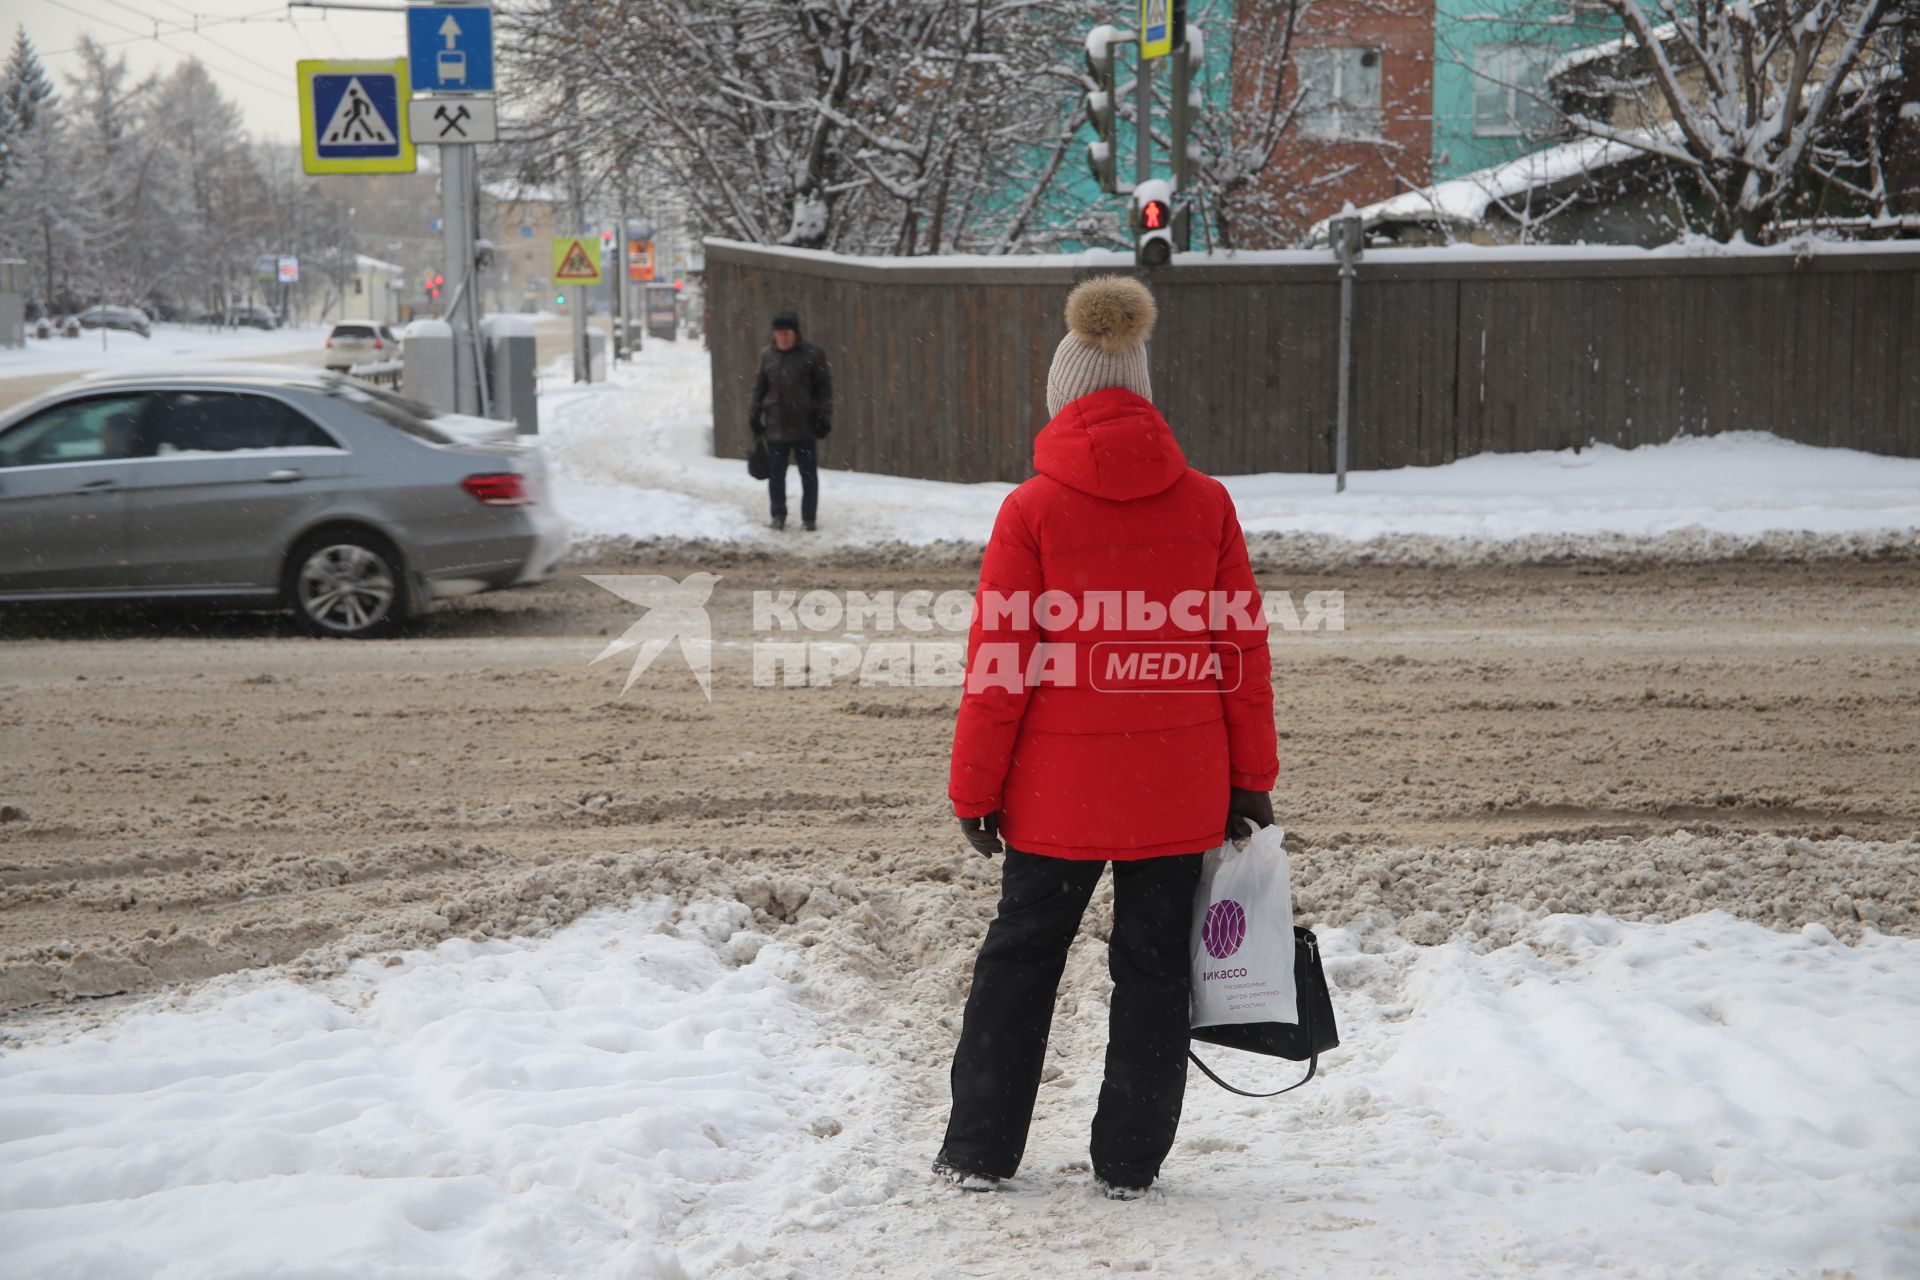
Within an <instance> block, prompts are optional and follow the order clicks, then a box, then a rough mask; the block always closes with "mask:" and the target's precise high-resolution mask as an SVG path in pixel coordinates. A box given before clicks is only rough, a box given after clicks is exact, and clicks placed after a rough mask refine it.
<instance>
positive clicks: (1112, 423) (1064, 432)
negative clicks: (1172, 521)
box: [1033, 387, 1187, 502]
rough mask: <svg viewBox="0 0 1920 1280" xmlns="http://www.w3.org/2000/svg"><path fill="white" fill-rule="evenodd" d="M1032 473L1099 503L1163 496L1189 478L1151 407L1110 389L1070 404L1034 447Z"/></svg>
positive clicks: (1128, 393) (1123, 390)
mask: <svg viewBox="0 0 1920 1280" xmlns="http://www.w3.org/2000/svg"><path fill="white" fill-rule="evenodd" d="M1033 469H1034V470H1035V471H1038V472H1039V473H1040V474H1041V475H1043V476H1047V477H1049V478H1050V479H1054V480H1058V481H1059V482H1060V483H1061V484H1064V485H1068V486H1070V487H1072V488H1075V489H1078V490H1080V491H1081V492H1082V493H1090V494H1092V495H1093V496H1095V497H1096V498H1108V499H1111V500H1113V501H1115V502H1126V501H1129V500H1131V499H1134V498H1145V497H1148V496H1150V495H1152V494H1156V493H1161V492H1163V491H1165V490H1166V489H1169V488H1171V487H1172V486H1173V484H1174V482H1175V481H1177V480H1178V479H1180V477H1181V476H1183V475H1185V474H1186V473H1187V455H1186V454H1184V453H1182V452H1181V451H1180V442H1179V441H1177V440H1175V439H1174V438H1173V429H1172V428H1171V427H1169V426H1167V420H1166V419H1165V418H1163V417H1161V416H1160V411H1159V410H1158V409H1156V408H1154V407H1153V402H1152V401H1150V400H1147V399H1145V398H1144V397H1141V396H1138V395H1136V394H1134V393H1133V392H1131V391H1128V390H1127V389H1126V388H1125V387H1108V388H1107V389H1106V390H1104V391H1096V392H1094V393H1093V394H1092V395H1090V396H1081V397H1080V398H1079V399H1078V400H1074V401H1072V402H1070V403H1069V404H1068V405H1067V406H1066V407H1065V408H1063V409H1062V410H1060V412H1059V413H1057V414H1055V415H1054V419H1053V421H1052V422H1049V423H1048V424H1047V425H1046V426H1044V427H1042V428H1041V429H1040V434H1039V435H1038V436H1036V437H1034V441H1033Z"/></svg>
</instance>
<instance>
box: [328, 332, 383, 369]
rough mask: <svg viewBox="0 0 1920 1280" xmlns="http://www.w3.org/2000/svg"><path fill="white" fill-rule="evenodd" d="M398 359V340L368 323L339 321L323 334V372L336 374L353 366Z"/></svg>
mask: <svg viewBox="0 0 1920 1280" xmlns="http://www.w3.org/2000/svg"><path fill="white" fill-rule="evenodd" d="M399 358H400V339H399V338H397V337H395V336H394V333H393V330H392V329H389V328H388V327H387V326H386V325H384V324H378V323H375V322H374V321H372V320H342V321H340V323H338V324H336V325H334V326H333V330H332V332H330V333H328V334H327V368H329V369H333V370H336V371H339V372H344V371H346V370H348V369H351V368H352V367H353V366H354V365H356V364H377V363H379V362H381V361H386V360H398V359H399Z"/></svg>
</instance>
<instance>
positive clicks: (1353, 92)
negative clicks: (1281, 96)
mask: <svg viewBox="0 0 1920 1280" xmlns="http://www.w3.org/2000/svg"><path fill="white" fill-rule="evenodd" d="M1297 62H1298V65H1299V68H1300V87H1301V90H1302V96H1301V99H1300V134H1301V136H1302V137H1306V138H1318V139H1320V140H1322V141H1328V142H1333V141H1340V142H1353V141H1367V140H1372V139H1377V138H1379V136H1380V51H1379V50H1378V49H1352V48H1321V49H1302V50H1301V51H1300V52H1299V54H1298V55H1297Z"/></svg>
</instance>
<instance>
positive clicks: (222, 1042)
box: [0, 887, 1920, 1280]
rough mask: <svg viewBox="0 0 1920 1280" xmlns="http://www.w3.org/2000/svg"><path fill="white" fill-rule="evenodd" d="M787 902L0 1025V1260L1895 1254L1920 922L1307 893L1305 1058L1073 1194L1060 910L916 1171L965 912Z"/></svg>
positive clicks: (532, 1271)
mask: <svg viewBox="0 0 1920 1280" xmlns="http://www.w3.org/2000/svg"><path fill="white" fill-rule="evenodd" d="M842 891H843V892H853V891H851V890H848V889H846V888H844V887H842ZM855 896H857V894H856V895H855ZM823 903H824V904H825V905H822V904H823ZM807 912H812V913H813V915H812V917H811V919H810V920H809V918H808V916H807ZM756 921H757V923H756ZM801 923H802V926H804V929H805V932H803V933H800V934H799V936H797V937H795V936H794V933H795V931H794V930H791V929H790V930H788V931H787V936H786V937H784V938H783V939H782V940H778V941H774V940H770V939H769V938H768V937H767V932H772V931H776V930H777V929H778V926H777V925H774V924H771V923H769V922H768V920H767V917H765V916H764V915H761V916H758V917H756V916H755V915H754V913H752V912H751V911H749V909H748V908H747V907H746V906H745V905H743V904H741V903H739V902H735V901H728V900H719V901H711V900H709V901H697V902H694V903H692V904H691V905H686V904H683V905H679V906H676V905H675V903H674V902H673V901H672V900H670V899H668V898H664V897H647V898H642V899H640V900H638V901H637V902H636V903H635V905H633V906H632V907H630V908H629V909H626V910H620V911H601V912H596V913H594V914H592V915H589V916H587V917H584V918H582V919H581V920H580V921H578V922H576V923H575V924H574V925H572V926H570V927H568V928H566V929H564V930H561V931H560V932H558V933H556V934H554V935H553V936H552V937H550V938H547V939H544V940H514V941H511V942H488V943H484V944H474V943H470V942H466V941H452V942H447V943H444V944H442V945H441V946H439V947H438V948H436V949H434V950H433V951H430V952H414V953H409V954H407V955H405V956H403V957H399V958H397V960H394V961H389V962H388V963H389V964H390V965H391V967H387V966H383V965H382V964H381V963H379V962H377V961H374V960H363V961H359V962H356V963H355V964H354V965H353V966H352V967H351V968H350V969H349V970H347V971H346V972H345V973H344V974H342V975H341V976H338V977H334V978H326V979H321V980H318V981H315V982H302V981H299V980H295V979H294V978H291V977H287V976H276V975H273V974H252V975H234V976H231V977H228V978H225V979H220V980H217V981H215V982H212V983H210V984H208V985H206V986H205V987H203V988H201V989H199V990H197V991H194V992H191V993H188V994H185V995H180V996H174V997H163V998H157V999H152V1000H148V1001H144V1002H141V1003H140V1004H138V1005H136V1006H134V1007H133V1008H132V1009H130V1010H127V1011H125V1012H123V1013H122V1014H120V1015H119V1016H117V1017H114V1018H112V1019H111V1020H110V1021H109V1022H108V1023H107V1024H106V1025H105V1026H103V1027H100V1028H98V1029H96V1030H93V1031H89V1032H84V1033H79V1034H71V1035H68V1034H64V1033H62V1032H61V1031H59V1029H58V1027H59V1024H58V1023H57V1022H42V1023H40V1024H38V1025H37V1026H36V1025H29V1027H28V1028H26V1029H25V1030H24V1032H22V1031H19V1029H16V1033H17V1034H24V1036H25V1038H26V1040H27V1043H26V1044H24V1045H23V1046H17V1047H13V1048H12V1049H11V1050H10V1051H9V1052H7V1053H6V1054H5V1055H4V1056H0V1253H3V1254H4V1255H5V1256H6V1257H7V1259H8V1262H7V1271H8V1274H10V1275H14V1276H21V1277H86V1278H87V1280H114V1278H117V1277H128V1278H129V1280H131V1278H132V1277H143V1278H144V1277H166V1278H168V1280H188V1278H194V1277H239V1276H247V1277H257V1276H266V1275H299V1276H340V1277H346V1276H352V1277H356V1278H357V1280H382V1278H386V1277H408V1278H416V1280H417V1278H425V1277H449V1278H452V1277H461V1278H463V1280H479V1278H482V1277H535V1276H556V1277H559V1276H564V1277H569V1278H572V1280H582V1278H585V1277H629V1278H643V1277H665V1278H669V1280H685V1278H688V1277H709V1276H711V1277H773V1276H822V1277H840V1276H888V1277H923V1276H924V1277H932V1276H952V1275H964V1276H1034V1275H1045V1276H1073V1275H1107V1274H1111V1273H1113V1272H1116V1271H1126V1272H1150V1273H1154V1274H1162V1275H1174V1276H1182V1277H1208V1276H1217V1277H1222V1278H1227V1277H1231V1278H1232V1280H1244V1278H1245V1277H1248V1276H1264V1275H1279V1274H1287V1275H1319V1276H1326V1277H1329V1278H1330V1280H1338V1278H1339V1277H1356V1278H1360V1277H1365V1278H1367V1280H1371V1278H1372V1277H1376V1276H1380V1275H1392V1276H1395V1277H1429V1276H1430V1277H1436V1278H1439V1277H1445V1278H1447V1280H1455V1278H1457V1277H1460V1276H1529V1277H1540V1276H1567V1277H1579V1276H1592V1275H1600V1274H1609V1275H1622V1276H1635V1277H1657V1276H1676V1277H1678V1276H1688V1277H1721V1276H1762V1275H1764V1276H1786V1275H1807V1276H1811V1275H1836V1276H1838V1275H1860V1276H1895V1275H1912V1274H1916V1272H1917V1271H1920V1221H1916V1219H1915V1218H1914V1214H1913V1207H1914V1204H1915V1203H1916V1199H1915V1197H1916V1192H1920V1083H1916V1082H1920V941H1915V940H1912V939H1898V938H1891V937H1886V936H1882V935H1875V934H1869V935H1868V936H1867V937H1866V938H1865V939H1864V940H1863V941H1862V942H1861V943H1860V944H1859V945H1858V946H1854V947H1849V946H1845V945H1842V944H1839V943H1837V942H1836V941H1835V940H1834V939H1833V938H1832V936H1831V935H1830V934H1828V933H1827V932H1826V931H1825V930H1824V929H1822V928H1820V927H1819V926H1810V927H1808V928H1807V929H1806V930H1805V931H1803V932H1801V933H1798V934H1782V933H1775V932H1771V931H1769V930H1766V929H1764V928H1761V927H1760V926H1757V925H1753V924H1748V923H1743V922H1740V921H1736V920H1734V919H1733V918H1731V917H1729V916H1726V915H1724V914H1709V915H1702V916H1695V917H1692V918H1689V919H1685V920H1681V921H1678V922H1675V923H1672V924H1664V925H1661V924H1623V923H1618V922H1615V921H1611V920H1608V919H1605V918H1597V917H1583V916H1565V915H1562V916H1550V917H1547V918H1545V919H1544V920H1541V921H1538V922H1536V923H1534V924H1531V925H1529V926H1526V928H1525V931H1524V933H1523V936H1522V940H1521V941H1520V942H1518V943H1516V944H1514V945H1511V946H1506V947H1503V948H1500V949H1497V950H1492V951H1476V950H1475V949H1473V948H1472V947H1470V946H1469V945H1467V944H1466V943H1464V942H1460V941H1454V942H1449V943H1446V944H1443V945H1440V946H1433V947H1422V946H1416V945H1414V944H1412V943H1409V942H1406V941H1404V940H1403V939H1402V938H1400V937H1399V936H1398V935H1396V934H1394V933H1392V932H1391V931H1390V930H1387V931H1382V932H1376V931H1371V930H1369V929H1368V928H1366V927H1365V926H1362V927H1359V928H1356V929H1327V930H1323V932H1322V942H1323V945H1324V951H1325V954H1326V960H1327V967H1328V971H1329V976H1330V978H1331V979H1332V981H1333V983H1334V985H1335V987H1336V988H1337V1001H1338V1007H1339V1011H1340V1016H1341V1019H1342V1033H1343V1037H1344V1041H1345V1043H1344V1044H1343V1046H1342V1048H1341V1049H1339V1050H1338V1051H1336V1052H1335V1053H1334V1054H1332V1055H1330V1056H1329V1057H1328V1059H1327V1060H1326V1061H1325V1062H1324V1063H1323V1064H1322V1066H1323V1071H1324V1076H1323V1078H1322V1079H1320V1080H1318V1081H1316V1082H1314V1083H1313V1084H1311V1085H1309V1086H1308V1087H1307V1088H1305V1089H1302V1090H1300V1091H1298V1092H1296V1093H1293V1094H1290V1095H1288V1096H1287V1097H1285V1098H1282V1099H1279V1100H1276V1101H1272V1102H1249V1101H1245V1100H1241V1099H1236V1098H1232V1097H1230V1096H1228V1095H1226V1094H1224V1093H1220V1092H1218V1091H1216V1090H1215V1089H1213V1087H1212V1086H1211V1085H1208V1084H1206V1083H1205V1082H1204V1081H1202V1080H1201V1079H1200V1078H1199V1077H1198V1075H1197V1073H1196V1074H1195V1076H1194V1081H1193V1083H1192V1085H1191V1086H1190V1088H1189V1093H1188V1109H1187V1116H1186V1119H1185V1120H1184V1122H1183V1124H1182V1130H1181V1141H1180V1143H1179V1146H1178V1147H1177V1148H1176V1151H1175V1153H1174V1156H1173V1158H1172V1160H1171V1161H1170V1162H1169V1165H1168V1167H1167V1169H1166V1171H1165V1175H1164V1177H1163V1180H1162V1184H1161V1189H1160V1190H1158V1191H1157V1192H1156V1193H1155V1194H1154V1195H1153V1196H1151V1197H1149V1198H1148V1199H1147V1200H1146V1201H1143V1202H1140V1203H1136V1204H1113V1203H1110V1202H1107V1201H1104V1200H1101V1199H1099V1198H1098V1197H1097V1196H1096V1195H1095V1194H1094V1192H1093V1191H1092V1189H1091V1187H1090V1185H1089V1182H1088V1174H1087V1172H1086V1168H1085V1164H1084V1159H1083V1154H1082V1153H1083V1151H1084V1143H1085V1125H1086V1121H1087V1118H1088V1116H1089V1115H1090V1113H1091V1109H1092V1104H1093V1100H1094V1096H1095V1093H1096V1091H1097V1088H1098V1077H1099V1061H1100V1058H1099V1054H1100V1044H1101V1040H1102V1038H1103V1035H1104V1024H1105V1017H1106V1009H1105V1005H1104V1003H1103V1001H1104V994H1103V990H1104V989H1103V987H1102V986H1101V985H1100V984H1099V983H1098V982H1097V981H1090V980H1089V979H1090V978H1091V977H1092V976H1093V975H1097V974H1098V972H1099V961H1100V957H1099V954H1098V951H1097V948H1096V947H1095V946H1094V944H1092V943H1090V942H1085V941H1083V943H1082V944H1081V945H1080V946H1079V947H1077V948H1076V951H1075V962H1074V965H1073V966H1072V969H1071V971H1070V974H1069V979H1068V983H1067V989H1066V990H1065V991H1064V992H1063V995H1062V1000H1061V1008H1060V1013H1059V1017H1058V1020H1057V1025H1056V1033H1055V1037H1054V1047H1053V1051H1052V1056H1051V1069H1050V1072H1049V1079H1048V1082H1047V1084H1045V1085H1044V1086H1043V1088H1042V1108H1041V1114H1040V1119H1039V1122H1038V1123H1037V1125H1036V1131H1035V1135H1034V1141H1033V1144H1032V1146H1031V1147H1030V1149H1029V1155H1028V1160H1027V1164H1026V1167H1025V1169H1024V1170H1023V1172H1022V1174H1021V1176H1020V1177H1019V1178H1018V1179H1016V1180H1015V1181H1014V1182H1013V1183H1011V1184H1010V1185H1009V1187H1008V1188H1007V1189H1005V1190H1003V1191H1001V1192H999V1193H996V1194H993V1195H985V1196H970V1195H964V1194H961V1193H957V1192H953V1191H951V1190H949V1189H944V1188H942V1187H939V1186H937V1185H936V1184H935V1183H934V1181H933V1180H932V1179H931V1178H930V1177H929V1176H928V1174H927V1172H926V1165H927V1162H928V1159H929V1157H930V1155H931V1153H932V1150H933V1146H934V1144H935V1143H936V1142H937V1140H938V1126H939V1124H940V1123H941V1120H942V1118H943V1115H944V1109H945V1079H944V1071H943V1067H944V1063H943V1061H942V1055H943V1054H944V1053H945V1052H946V1050H947V1048H948V1047H949V1046H950V1043H951V1037H952V1034H953V1032H952V1030H951V1027H950V1026H949V1025H943V1019H945V1018H947V1017H948V1016H949V1015H951V1014H953V1013H955V1012H956V1010H954V1009H950V1008H946V1007H944V1005H943V1004H942V1002H941V1000H939V999H929V998H927V997H924V996H923V997H922V998H921V1000H920V1002H919V1003H916V1001H915V998H914V996H913V995H912V994H911V993H912V991H913V990H914V989H916V988H918V989H920V990H922V991H926V990H928V989H930V988H933V989H937V988H939V987H940V986H941V985H942V984H941V983H939V982H934V983H927V982H925V979H926V978H927V977H928V976H930V975H932V974H933V973H936V972H944V970H945V968H947V967H950V963H951V962H952V961H954V960H956V959H959V958H961V956H960V953H961V952H962V951H965V950H966V948H965V947H961V946H948V947H947V948H946V949H947V950H950V951H952V952H953V954H951V955H942V956H940V957H937V958H936V957H934V956H931V955H929V956H928V957H926V961H925V963H924V964H923V965H921V966H905V967H903V966H900V965H898V964H896V963H891V962H883V957H882V956H881V955H880V953H879V950H878V949H877V948H878V947H879V946H883V945H888V944H885V943H881V944H876V943H874V942H872V941H871V940H872V939H874V938H875V937H876V935H877V934H878V933H880V932H881V931H883V930H885V928H886V925H885V922H884V921H882V920H880V919H878V918H877V917H876V915H875V914H874V911H873V909H872V905H871V904H862V905H854V904H852V903H851V902H847V901H843V900H841V899H840V898H838V897H837V896H836V895H834V894H832V893H830V892H827V891H824V890H822V889H815V891H814V897H813V899H812V905H811V906H809V907H808V908H807V909H806V911H803V913H802V921H801ZM762 930H766V931H767V932H763V931H762ZM863 939H864V940H868V941H863ZM891 945H900V940H899V939H898V938H897V937H896V938H895V939H893V941H892V943H891ZM1213 1056H1214V1057H1215V1058H1221V1059H1224V1058H1225V1057H1226V1056H1227V1055H1225V1054H1224V1053H1221V1052H1217V1051H1216V1052H1215V1053H1214V1054H1213ZM1220 1065H1222V1066H1223V1067H1224V1068H1229V1069H1230V1070H1231V1072H1232V1074H1233V1075H1234V1076H1237V1077H1240V1078H1241V1079H1243V1080H1245V1081H1246V1082H1248V1083H1252V1082H1254V1081H1256V1080H1264V1079H1276V1078H1283V1077H1284V1072H1285V1064H1274V1063H1271V1062H1268V1061H1265V1060H1257V1059H1239V1060H1235V1061H1233V1062H1231V1063H1225V1062H1222V1063H1221V1064H1220Z"/></svg>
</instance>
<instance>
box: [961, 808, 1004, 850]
mask: <svg viewBox="0 0 1920 1280" xmlns="http://www.w3.org/2000/svg"><path fill="white" fill-rule="evenodd" d="M960 834H961V835H963V836H965V837H966V838H967V843H968V844H970V845H972V846H973V851H974V852H975V853H977V854H979V855H980V856H981V857H983V858H991V857H992V856H993V855H994V854H996V853H999V852H1000V851H1001V850H1000V815H999V814H997V813H989V814H984V815H982V816H980V817H978V818H962V819H960Z"/></svg>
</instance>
